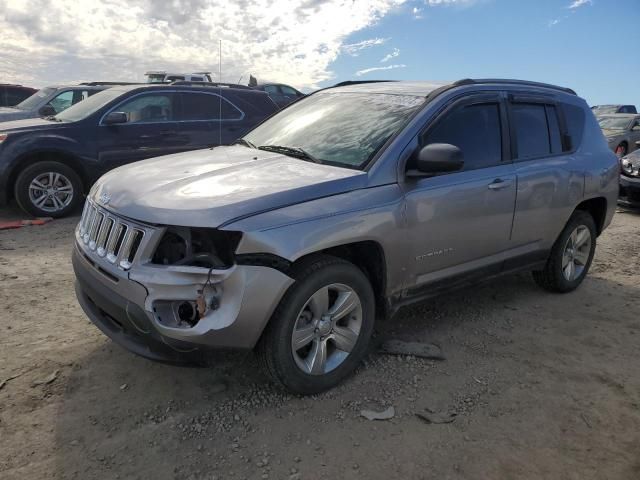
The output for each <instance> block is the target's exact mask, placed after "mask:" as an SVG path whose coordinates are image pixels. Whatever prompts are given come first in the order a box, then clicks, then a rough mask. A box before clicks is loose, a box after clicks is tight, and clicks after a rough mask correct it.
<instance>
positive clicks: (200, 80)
mask: <svg viewBox="0 0 640 480" xmlns="http://www.w3.org/2000/svg"><path fill="white" fill-rule="evenodd" d="M191 81H192V82H203V81H204V79H203V78H202V77H191Z"/></svg>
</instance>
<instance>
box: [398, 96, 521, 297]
mask: <svg viewBox="0 0 640 480" xmlns="http://www.w3.org/2000/svg"><path fill="white" fill-rule="evenodd" d="M506 125H507V122H506V110H505V107H504V104H503V101H502V98H501V95H500V93H498V92H496V93H487V94H476V95H470V96H467V97H466V98H464V99H462V100H459V101H457V102H455V103H453V104H452V105H450V106H449V107H448V108H447V110H446V111H445V112H444V113H442V114H441V115H440V116H439V118H438V119H436V121H435V122H433V123H432V125H430V126H429V127H428V128H427V130H426V131H424V132H423V134H422V135H421V136H420V140H419V145H420V146H419V148H421V147H424V146H426V145H429V144H431V143H449V144H452V145H455V146H457V147H459V148H460V149H461V150H462V152H463V155H464V167H463V169H462V170H461V171H459V172H453V173H447V174H440V175H436V176H433V177H429V178H420V179H413V180H412V179H408V180H407V182H406V183H405V185H406V188H407V193H406V203H407V212H406V214H407V220H408V222H409V229H410V232H409V234H410V235H411V242H410V243H411V245H412V246H413V249H414V250H413V254H412V259H413V261H414V263H413V269H412V270H413V272H412V273H413V276H414V278H413V281H410V282H409V283H410V284H413V285H415V287H416V288H420V287H421V286H423V285H426V284H430V283H432V282H436V281H439V280H443V279H452V278H455V277H456V276H457V275H463V274H466V273H469V272H472V271H482V273H483V274H487V273H489V270H491V272H493V273H497V272H498V271H499V270H500V268H501V265H502V260H503V257H502V255H501V254H502V253H503V252H504V251H506V250H507V249H508V248H509V245H510V235H511V225H512V220H513V208H514V204H515V198H516V183H515V174H514V172H513V165H512V164H511V161H510V157H509V143H508V131H507V128H506ZM409 168H411V165H409Z"/></svg>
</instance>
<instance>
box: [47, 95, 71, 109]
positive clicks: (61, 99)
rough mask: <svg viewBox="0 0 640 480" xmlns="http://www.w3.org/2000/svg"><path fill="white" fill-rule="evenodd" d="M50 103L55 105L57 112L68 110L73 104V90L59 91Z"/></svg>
mask: <svg viewBox="0 0 640 480" xmlns="http://www.w3.org/2000/svg"><path fill="white" fill-rule="evenodd" d="M49 105H51V106H52V107H53V109H54V110H55V111H56V113H60V112H62V111H64V110H66V109H67V108H69V107H70V106H71V105H73V91H72V90H67V91H65V92H62V93H59V94H58V95H56V96H55V97H54V98H53V99H51V100H49Z"/></svg>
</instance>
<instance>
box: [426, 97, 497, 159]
mask: <svg viewBox="0 0 640 480" xmlns="http://www.w3.org/2000/svg"><path fill="white" fill-rule="evenodd" d="M431 143H449V144H451V145H455V146H456V147H458V148H460V150H462V153H463V154H464V170H475V169H478V168H486V167H492V166H495V165H499V164H500V163H501V162H502V132H501V124H500V105H499V104H498V103H483V104H476V105H467V106H463V107H459V108H457V109H456V110H454V111H453V112H451V113H449V114H447V115H446V116H445V117H444V118H443V119H442V120H440V121H439V122H438V123H437V124H436V125H435V127H434V128H433V129H431V130H430V131H427V133H426V135H424V136H423V138H422V141H421V145H422V146H425V145H429V144H431Z"/></svg>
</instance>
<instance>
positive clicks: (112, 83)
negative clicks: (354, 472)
mask: <svg viewBox="0 0 640 480" xmlns="http://www.w3.org/2000/svg"><path fill="white" fill-rule="evenodd" d="M78 85H86V86H87V87H98V86H100V85H147V84H146V83H140V82H82V83H79V84H78Z"/></svg>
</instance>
